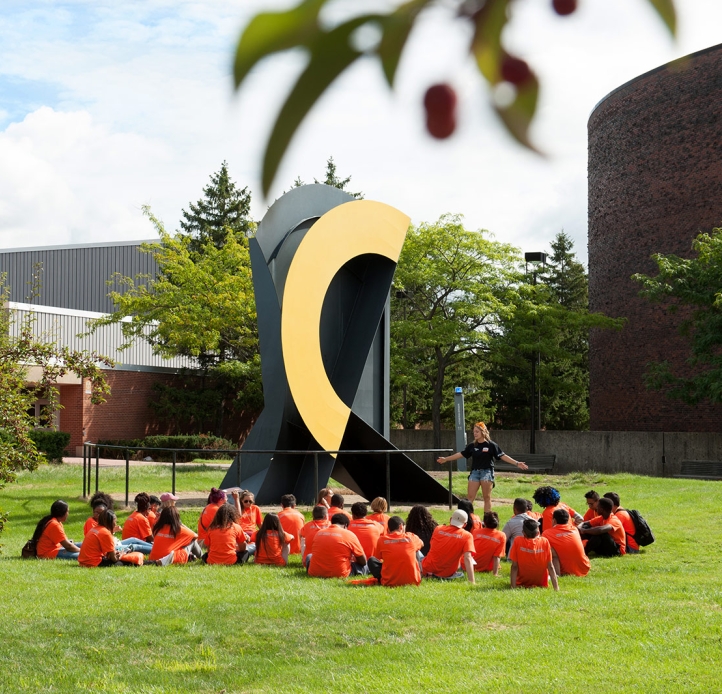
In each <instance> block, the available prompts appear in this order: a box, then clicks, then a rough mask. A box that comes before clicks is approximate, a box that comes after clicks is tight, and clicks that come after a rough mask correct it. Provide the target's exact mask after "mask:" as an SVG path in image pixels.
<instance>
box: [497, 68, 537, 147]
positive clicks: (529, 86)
mask: <svg viewBox="0 0 722 694" xmlns="http://www.w3.org/2000/svg"><path fill="white" fill-rule="evenodd" d="M538 97H539V81H538V80H537V78H536V76H535V75H532V76H531V77H530V78H529V80H527V81H526V82H525V83H524V84H523V85H521V86H519V87H517V93H516V98H515V99H514V101H513V102H512V103H511V104H510V105H509V106H506V107H505V108H500V107H496V112H497V113H498V114H499V116H500V117H501V120H502V121H503V123H504V125H505V126H506V129H507V130H508V131H509V133H510V134H511V135H512V137H514V139H515V140H517V142H519V143H521V144H522V145H524V146H525V147H528V148H529V149H531V150H534V151H535V152H538V151H539V150H537V149H536V147H534V145H533V144H532V143H531V141H530V140H529V126H530V125H531V122H532V120H533V118H534V113H535V112H536V105H537V100H538Z"/></svg>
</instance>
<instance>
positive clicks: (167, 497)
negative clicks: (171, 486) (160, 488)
mask: <svg viewBox="0 0 722 694" xmlns="http://www.w3.org/2000/svg"><path fill="white" fill-rule="evenodd" d="M160 500H161V502H163V501H178V497H177V496H176V495H175V494H171V493H170V492H165V494H161V495H160Z"/></svg>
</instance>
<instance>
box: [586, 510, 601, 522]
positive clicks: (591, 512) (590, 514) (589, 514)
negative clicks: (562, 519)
mask: <svg viewBox="0 0 722 694" xmlns="http://www.w3.org/2000/svg"><path fill="white" fill-rule="evenodd" d="M598 515H599V514H598V513H597V512H596V511H595V510H594V509H593V508H588V509H587V512H586V513H585V514H584V520H585V521H590V520H592V518H596V517H597V516H598Z"/></svg>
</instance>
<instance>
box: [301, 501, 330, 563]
mask: <svg viewBox="0 0 722 694" xmlns="http://www.w3.org/2000/svg"><path fill="white" fill-rule="evenodd" d="M311 518H312V520H310V521H309V522H308V523H306V525H304V526H303V528H301V555H302V556H301V561H302V562H303V565H304V566H306V557H307V556H308V555H309V553H310V552H311V551H312V547H313V538H314V537H316V533H318V531H319V530H323V529H324V528H328V527H329V526H330V525H331V521H330V520H329V519H328V509H327V508H326V507H325V506H321V505H320V504H319V505H318V506H314V507H313V511H312V512H311Z"/></svg>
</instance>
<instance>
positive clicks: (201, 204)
mask: <svg viewBox="0 0 722 694" xmlns="http://www.w3.org/2000/svg"><path fill="white" fill-rule="evenodd" d="M203 194H204V197H202V198H201V199H200V200H199V201H198V202H197V203H195V204H193V203H190V212H186V211H185V210H182V214H183V219H182V220H181V222H180V226H181V230H182V231H181V232H180V234H181V235H182V236H186V237H189V238H190V246H189V248H190V250H191V252H193V253H202V252H203V248H204V247H205V246H206V244H208V243H212V244H213V245H214V246H215V247H216V248H222V247H223V244H225V242H226V235H227V234H228V233H232V234H233V235H234V237H235V238H236V240H237V241H239V242H241V241H242V239H244V238H245V237H247V236H249V235H250V234H251V231H252V228H253V225H252V222H251V221H250V220H249V218H248V215H249V212H250V209H251V194H250V192H249V191H248V187H245V188H239V187H238V186H237V185H236V184H235V182H234V181H232V180H231V178H230V176H229V175H228V164H227V163H226V162H225V161H224V162H223V163H222V164H221V168H220V171H218V172H216V173H214V174H213V175H212V176H211V182H210V184H209V185H207V186H205V188H203Z"/></svg>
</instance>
